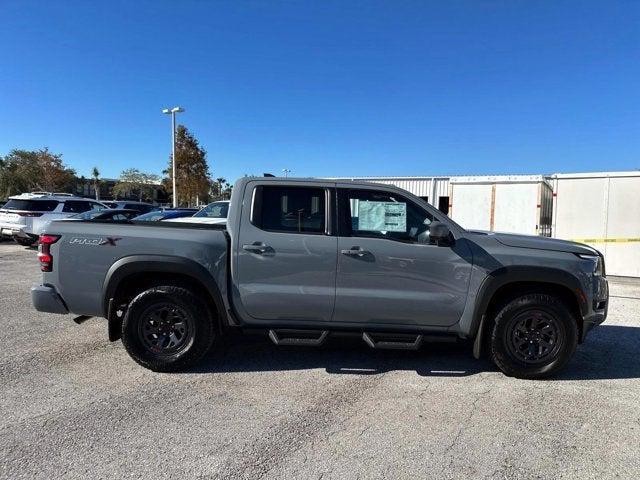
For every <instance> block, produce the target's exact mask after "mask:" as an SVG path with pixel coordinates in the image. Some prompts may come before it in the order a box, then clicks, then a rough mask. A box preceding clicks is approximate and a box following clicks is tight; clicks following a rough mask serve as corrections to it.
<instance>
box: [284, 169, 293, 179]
mask: <svg viewBox="0 0 640 480" xmlns="http://www.w3.org/2000/svg"><path fill="white" fill-rule="evenodd" d="M282 171H283V172H284V178H287V177H288V176H289V174H290V173H291V170H289V169H288V168H283V169H282Z"/></svg>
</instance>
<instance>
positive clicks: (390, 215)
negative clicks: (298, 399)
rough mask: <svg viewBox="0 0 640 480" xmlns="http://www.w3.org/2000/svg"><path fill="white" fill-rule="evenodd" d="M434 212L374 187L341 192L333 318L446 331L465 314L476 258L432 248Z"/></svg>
mask: <svg viewBox="0 0 640 480" xmlns="http://www.w3.org/2000/svg"><path fill="white" fill-rule="evenodd" d="M433 220H434V213H433V212H430V211H429V210H428V209H427V208H426V207H424V206H421V205H420V204H418V203H416V202H414V201H413V200H411V199H410V198H407V197H405V196H403V195H400V194H398V193H396V192H395V191H385V190H380V189H377V188H376V187H372V188H370V189H369V188H365V187H363V188H360V187H358V189H349V188H338V222H339V227H338V228H339V240H338V255H337V257H338V272H337V278H336V306H335V313H334V318H333V321H334V322H336V323H342V324H353V323H357V324H369V325H371V324H376V325H407V326H428V327H446V326H450V325H453V324H454V323H456V322H457V321H458V320H459V319H460V317H461V315H462V312H463V310H464V305H465V302H466V298H467V291H468V288H469V277H470V274H471V267H472V259H471V253H470V251H469V249H468V247H467V246H466V244H464V242H457V243H455V242H454V243H452V244H451V245H448V246H442V245H441V246H439V245H435V244H431V243H430V240H429V225H430V224H431V222H432V221H433Z"/></svg>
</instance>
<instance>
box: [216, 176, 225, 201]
mask: <svg viewBox="0 0 640 480" xmlns="http://www.w3.org/2000/svg"><path fill="white" fill-rule="evenodd" d="M216 182H217V183H218V195H219V196H220V197H221V198H220V199H222V185H224V184H225V183H227V179H226V178H224V177H218V178H216Z"/></svg>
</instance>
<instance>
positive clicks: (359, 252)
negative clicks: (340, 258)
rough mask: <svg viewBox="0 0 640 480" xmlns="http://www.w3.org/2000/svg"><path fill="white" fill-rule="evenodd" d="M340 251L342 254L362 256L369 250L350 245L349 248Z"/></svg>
mask: <svg viewBox="0 0 640 480" xmlns="http://www.w3.org/2000/svg"><path fill="white" fill-rule="evenodd" d="M340 253H342V254H343V255H351V256H355V257H364V256H365V255H368V254H370V253H371V252H369V251H367V250H363V249H362V248H360V247H351V248H348V249H346V250H341V251H340Z"/></svg>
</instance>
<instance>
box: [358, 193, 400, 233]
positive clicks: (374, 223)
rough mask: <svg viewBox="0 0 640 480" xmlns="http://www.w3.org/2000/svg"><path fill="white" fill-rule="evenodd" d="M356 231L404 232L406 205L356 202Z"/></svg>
mask: <svg viewBox="0 0 640 480" xmlns="http://www.w3.org/2000/svg"><path fill="white" fill-rule="evenodd" d="M357 208H358V222H357V226H356V230H364V231H368V232H405V231H406V230H407V204H406V203H401V202H370V201H368V200H360V201H359V202H358V207H357Z"/></svg>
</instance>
